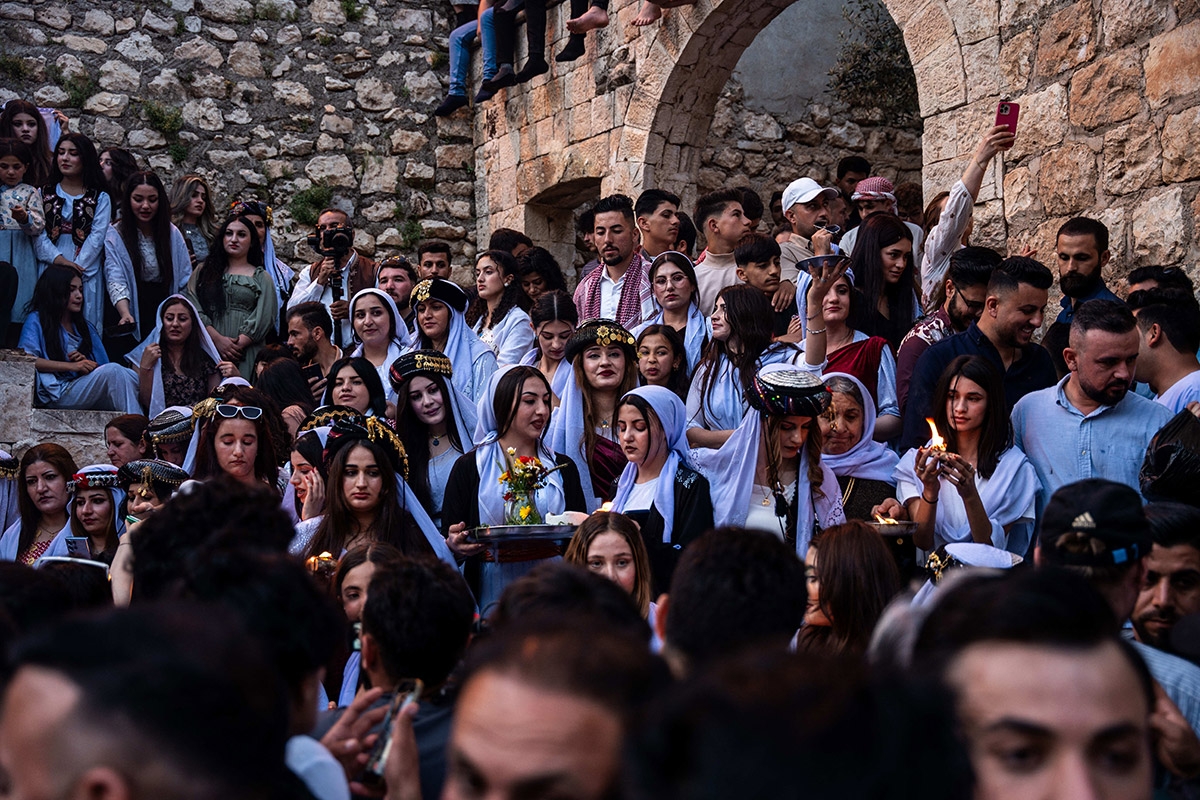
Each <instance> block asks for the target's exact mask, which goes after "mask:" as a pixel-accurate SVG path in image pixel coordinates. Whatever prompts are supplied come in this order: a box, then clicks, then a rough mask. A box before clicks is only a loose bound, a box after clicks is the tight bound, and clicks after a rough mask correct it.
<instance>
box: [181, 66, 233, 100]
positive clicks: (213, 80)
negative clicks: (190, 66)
mask: <svg viewBox="0 0 1200 800" xmlns="http://www.w3.org/2000/svg"><path fill="white" fill-rule="evenodd" d="M188 89H189V91H190V92H191V93H192V94H193V95H194V96H196V97H215V98H217V99H219V100H223V99H225V97H226V96H227V95H228V94H229V82H228V81H226V80H225V78H223V77H222V76H220V75H218V74H217V73H215V72H205V73H203V74H201V75H197V76H195V77H194V78H192V84H191V86H189V87H188Z"/></svg>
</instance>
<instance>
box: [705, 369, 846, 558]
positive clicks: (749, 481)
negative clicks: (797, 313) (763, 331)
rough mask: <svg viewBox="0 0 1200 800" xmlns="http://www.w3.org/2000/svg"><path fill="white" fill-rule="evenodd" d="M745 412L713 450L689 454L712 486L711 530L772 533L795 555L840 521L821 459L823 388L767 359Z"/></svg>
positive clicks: (829, 473) (833, 483)
mask: <svg viewBox="0 0 1200 800" xmlns="http://www.w3.org/2000/svg"><path fill="white" fill-rule="evenodd" d="M749 399H750V404H751V408H752V409H753V411H752V413H748V414H746V418H745V419H744V420H743V421H742V424H741V425H739V426H738V428H737V430H735V431H734V432H733V434H732V435H731V436H730V437H729V438H728V440H726V442H725V444H723V445H722V446H721V447H720V449H717V450H710V449H698V450H693V451H692V459H693V461H694V463H695V464H696V467H697V469H698V470H699V471H700V472H701V473H702V474H703V475H705V476H706V477H707V478H708V480H709V483H710V484H711V485H712V496H713V497H715V498H719V501H720V502H718V503H717V504H716V505H715V507H714V508H715V515H714V516H715V520H714V522H715V523H716V525H717V526H718V527H721V526H725V525H736V526H740V527H745V528H754V529H757V530H764V531H768V532H770V533H774V534H775V535H777V536H779V537H780V538H781V539H782V540H783V541H785V542H787V543H788V544H793V545H794V546H795V548H796V553H797V554H798V555H800V556H801V557H803V556H804V554H805V552H806V551H807V550H808V543H809V541H810V540H811V539H812V537H813V534H814V533H815V532H816V531H819V530H823V529H825V528H828V527H831V526H833V525H840V524H842V523H843V522H845V521H846V515H845V513H844V512H843V511H842V503H841V490H840V489H839V487H838V482H837V476H835V475H834V474H833V470H831V469H830V468H829V467H828V466H826V465H825V464H823V463H822V462H821V428H820V426H819V425H818V424H817V417H819V416H820V415H821V414H822V413H823V412H824V411H825V409H826V408H827V407H828V405H829V391H828V390H827V389H826V388H825V386H824V384H822V383H821V379H820V378H819V377H817V376H816V375H814V374H813V373H811V372H808V371H806V370H801V369H798V368H796V367H794V366H791V365H788V364H770V365H768V366H765V367H763V368H762V369H760V370H759V371H758V374H757V375H755V376H754V380H753V383H752V385H751V390H750V392H749Z"/></svg>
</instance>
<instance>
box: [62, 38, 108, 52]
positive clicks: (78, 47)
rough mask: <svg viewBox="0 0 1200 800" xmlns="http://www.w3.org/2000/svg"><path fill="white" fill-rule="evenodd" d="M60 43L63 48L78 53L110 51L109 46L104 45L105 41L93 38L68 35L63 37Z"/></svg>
mask: <svg viewBox="0 0 1200 800" xmlns="http://www.w3.org/2000/svg"><path fill="white" fill-rule="evenodd" d="M59 41H60V42H61V43H62V45H63V47H65V48H67V49H68V50H73V51H75V52H76V53H103V52H104V51H105V50H107V49H108V45H107V44H105V43H104V40H103V39H97V38H95V37H93V36H74V35H72V34H67V35H65V36H62V37H61V38H60V39H59Z"/></svg>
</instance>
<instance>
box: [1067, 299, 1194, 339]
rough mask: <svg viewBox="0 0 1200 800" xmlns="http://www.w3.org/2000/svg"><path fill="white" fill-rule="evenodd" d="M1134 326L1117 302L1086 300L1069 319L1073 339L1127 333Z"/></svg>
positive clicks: (1124, 309) (1133, 322)
mask: <svg viewBox="0 0 1200 800" xmlns="http://www.w3.org/2000/svg"><path fill="white" fill-rule="evenodd" d="M1136 325H1137V321H1136V320H1135V319H1134V317H1133V312H1132V311H1130V310H1129V306H1127V305H1125V304H1124V303H1122V302H1120V301H1119V300H1088V301H1087V302H1086V303H1080V304H1079V305H1078V306H1076V307H1075V316H1074V317H1072V319H1071V334H1072V338H1074V337H1075V336H1078V335H1082V334H1085V333H1087V332H1088V331H1092V330H1101V331H1104V332H1105V333H1129V332H1130V331H1131V330H1133V329H1134V327H1135V326H1136ZM1193 352H1195V351H1193Z"/></svg>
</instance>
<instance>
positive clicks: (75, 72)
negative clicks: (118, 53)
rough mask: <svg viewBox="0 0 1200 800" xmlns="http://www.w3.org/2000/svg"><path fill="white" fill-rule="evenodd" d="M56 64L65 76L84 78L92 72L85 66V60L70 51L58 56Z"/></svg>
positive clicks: (103, 87) (102, 87)
mask: <svg viewBox="0 0 1200 800" xmlns="http://www.w3.org/2000/svg"><path fill="white" fill-rule="evenodd" d="M117 63H120V62H117ZM54 66H56V67H58V71H59V72H61V73H62V76H63V77H64V78H82V77H83V76H84V75H89V74H91V73H90V72H89V71H88V69H87V68H86V67H85V66H83V62H82V61H80V60H79V59H78V58H77V57H76V56H73V55H71V54H70V53H63V54H62V55H61V56H59V57H58V58H56V59H55V60H54ZM102 69H103V68H102ZM100 88H101V89H107V88H108V87H107V86H104V85H103V84H101V86H100Z"/></svg>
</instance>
